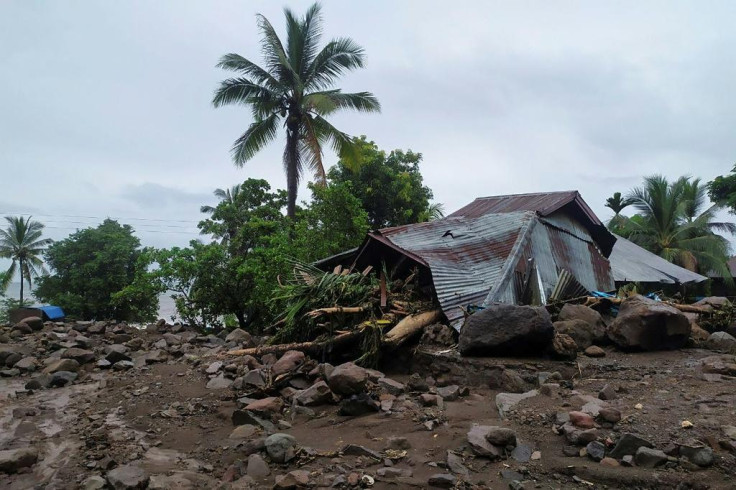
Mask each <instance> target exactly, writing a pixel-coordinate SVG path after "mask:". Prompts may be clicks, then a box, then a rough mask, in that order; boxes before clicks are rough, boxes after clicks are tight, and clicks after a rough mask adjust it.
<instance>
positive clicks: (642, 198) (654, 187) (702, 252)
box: [624, 175, 736, 278]
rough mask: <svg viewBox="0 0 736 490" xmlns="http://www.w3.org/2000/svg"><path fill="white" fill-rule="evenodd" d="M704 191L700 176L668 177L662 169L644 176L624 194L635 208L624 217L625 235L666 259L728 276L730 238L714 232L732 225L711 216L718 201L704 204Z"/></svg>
mask: <svg viewBox="0 0 736 490" xmlns="http://www.w3.org/2000/svg"><path fill="white" fill-rule="evenodd" d="M705 192H706V189H705V187H704V186H701V185H700V181H699V179H696V180H691V179H690V178H689V177H681V178H679V179H678V180H676V181H674V182H669V181H668V180H667V179H666V178H665V177H663V176H661V175H653V176H650V177H645V178H644V185H642V186H641V187H636V188H634V189H632V190H631V192H630V193H629V195H628V196H627V199H631V200H632V201H633V206H634V208H636V210H637V211H638V213H637V215H636V216H634V217H632V218H630V219H627V220H626V223H625V226H624V228H625V229H626V234H627V235H628V237H629V239H631V240H632V241H634V242H635V243H637V244H639V245H641V246H642V247H644V248H646V249H648V250H650V251H651V252H654V253H656V254H657V255H659V256H661V257H663V258H664V259H666V260H668V261H670V262H673V263H675V264H677V265H679V266H681V267H685V268H686V269H689V270H692V271H696V272H700V273H702V274H707V273H711V272H715V273H717V274H719V275H720V276H722V277H726V278H730V277H731V275H730V272H729V269H728V264H727V260H728V257H729V253H730V246H729V242H728V240H727V239H726V238H724V237H723V236H721V235H718V234H716V233H715V232H716V231H721V232H727V233H731V234H734V233H736V226H734V224H733V223H721V222H717V221H715V213H716V211H717V210H718V206H710V207H708V208H705V205H706V199H705ZM704 208H705V209H704Z"/></svg>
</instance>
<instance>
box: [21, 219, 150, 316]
mask: <svg viewBox="0 0 736 490" xmlns="http://www.w3.org/2000/svg"><path fill="white" fill-rule="evenodd" d="M143 252H144V251H143V250H142V249H141V247H140V241H139V240H138V238H137V237H136V236H134V235H133V228H131V227H130V226H129V225H120V224H119V223H118V222H117V221H114V220H111V219H106V220H105V221H104V222H103V223H102V224H100V225H99V226H98V227H97V228H86V229H84V230H79V231H77V232H75V233H73V234H71V235H70V236H69V237H68V238H66V239H64V240H61V241H58V242H55V243H54V244H53V245H51V246H50V247H49V248H48V249H47V250H46V253H45V258H46V262H47V264H48V265H49V267H50V268H51V270H52V271H53V274H52V275H49V276H44V277H42V278H41V279H40V280H39V284H38V288H37V289H36V290H35V295H36V297H38V298H39V299H41V300H42V301H47V302H49V303H53V304H57V305H59V306H61V307H62V308H64V310H65V311H66V312H67V314H69V315H71V316H77V317H80V318H89V319H93V318H108V319H117V320H126V321H145V320H151V319H153V318H155V315H156V310H157V308H158V296H157V294H155V293H153V291H151V294H146V291H145V290H143V291H141V288H130V286H131V285H132V284H133V283H134V281H135V280H136V277H138V276H140V275H141V274H143V272H145V270H146V268H147V267H148V265H149V264H148V263H147V261H146V260H145V255H143V258H141V256H142V254H143Z"/></svg>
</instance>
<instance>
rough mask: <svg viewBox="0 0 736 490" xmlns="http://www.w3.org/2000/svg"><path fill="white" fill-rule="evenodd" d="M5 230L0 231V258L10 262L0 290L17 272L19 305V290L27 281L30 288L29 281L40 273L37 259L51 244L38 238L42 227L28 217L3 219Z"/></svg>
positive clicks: (41, 269) (40, 263) (41, 232)
mask: <svg viewBox="0 0 736 490" xmlns="http://www.w3.org/2000/svg"><path fill="white" fill-rule="evenodd" d="M5 219H6V221H7V222H8V227H7V229H5V230H0V258H4V259H10V267H9V268H8V270H7V272H6V273H5V274H4V275H3V276H2V277H0V291H3V292H4V291H7V289H8V286H9V285H10V281H12V279H13V277H14V276H15V273H16V271H18V272H19V273H20V303H21V304H22V303H23V287H24V283H25V282H26V281H27V282H28V286H29V287H31V288H32V287H33V279H34V278H35V277H38V276H39V270H40V271H41V272H43V262H42V261H41V259H40V258H39V256H40V255H41V253H42V252H43V249H44V247H46V246H47V245H49V244H50V243H51V240H50V239H48V238H41V235H42V234H43V225H42V224H41V223H39V222H38V221H31V217H30V216H29V217H28V218H25V219H24V218H23V217H22V216H7V217H6V218H5Z"/></svg>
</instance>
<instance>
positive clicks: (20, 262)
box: [19, 259, 24, 308]
mask: <svg viewBox="0 0 736 490" xmlns="http://www.w3.org/2000/svg"><path fill="white" fill-rule="evenodd" d="M19 265H20V307H21V308H22V307H23V279H24V277H23V259H20V260H19Z"/></svg>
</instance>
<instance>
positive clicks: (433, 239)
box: [369, 212, 536, 323]
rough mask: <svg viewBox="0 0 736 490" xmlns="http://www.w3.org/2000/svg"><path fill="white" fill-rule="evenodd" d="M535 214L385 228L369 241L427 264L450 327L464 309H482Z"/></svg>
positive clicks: (451, 220) (517, 213)
mask: <svg viewBox="0 0 736 490" xmlns="http://www.w3.org/2000/svg"><path fill="white" fill-rule="evenodd" d="M535 217H536V215H535V213H533V212H515V213H504V214H489V215H485V216H481V217H478V218H473V219H466V218H453V217H448V218H445V219H441V220H437V221H431V222H429V223H419V224H415V225H407V226H399V227H396V228H386V229H383V230H379V231H378V232H373V233H371V234H370V235H369V236H370V237H372V238H374V239H379V241H381V242H382V243H386V242H390V243H392V244H393V245H394V246H397V247H400V248H401V249H402V250H404V251H406V252H408V253H409V254H411V256H414V257H417V258H419V259H420V260H421V261H423V262H424V263H426V264H427V266H428V267H429V269H430V271H431V273H432V280H433V282H434V286H435V292H436V294H437V299H438V301H439V303H440V306H441V307H442V310H443V312H444V313H445V315H446V316H447V318H448V320H450V322H452V323H454V322H456V321H458V320H461V319H462V318H463V312H462V310H461V308H460V307H461V306H466V305H468V304H481V303H482V302H483V300H484V299H485V298H486V296H487V295H488V292H489V291H490V290H491V288H492V287H493V286H494V285H497V284H498V283H499V280H500V278H501V276H502V275H503V274H504V273H505V272H506V270H505V267H504V266H505V264H506V263H507V260H508V259H509V257H510V256H511V255H512V253H511V252H512V250H513V248H514V245H515V244H516V243H517V239H518V238H519V236H520V234H521V233H522V232H523V231H524V230H525V229H526V228H527V227H528V226H529V223H530V222H531V221H532V220H533V219H535Z"/></svg>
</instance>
